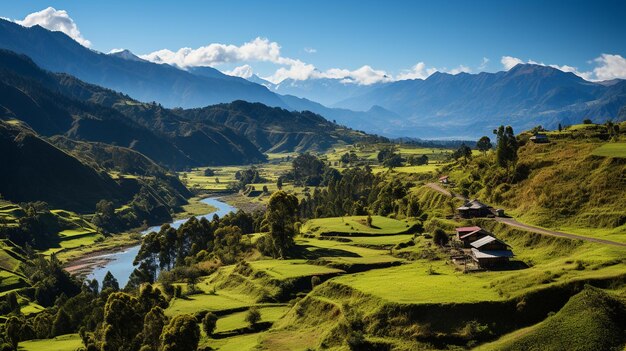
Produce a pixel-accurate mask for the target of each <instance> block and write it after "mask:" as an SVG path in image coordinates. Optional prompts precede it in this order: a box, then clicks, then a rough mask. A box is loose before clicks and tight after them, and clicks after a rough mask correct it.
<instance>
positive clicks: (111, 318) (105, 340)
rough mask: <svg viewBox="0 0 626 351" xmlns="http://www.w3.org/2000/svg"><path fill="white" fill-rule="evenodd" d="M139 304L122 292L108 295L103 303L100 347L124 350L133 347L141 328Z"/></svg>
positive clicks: (141, 317) (132, 297) (135, 344)
mask: <svg viewBox="0 0 626 351" xmlns="http://www.w3.org/2000/svg"><path fill="white" fill-rule="evenodd" d="M143 319H144V316H143V314H142V308H141V304H140V303H139V300H137V298H135V297H134V296H131V295H129V294H126V293H123V292H114V293H112V294H110V295H109V297H108V299H107V302H106V304H105V305H104V322H103V323H102V326H101V328H102V332H101V335H102V349H103V350H118V351H126V350H133V349H135V348H134V346H137V344H139V343H140V342H141V340H140V339H139V338H138V337H140V336H141V335H140V334H141V331H142V329H143Z"/></svg>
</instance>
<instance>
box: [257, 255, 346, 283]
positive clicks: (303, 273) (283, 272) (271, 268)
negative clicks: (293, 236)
mask: <svg viewBox="0 0 626 351" xmlns="http://www.w3.org/2000/svg"><path fill="white" fill-rule="evenodd" d="M250 265H251V266H252V268H253V269H254V270H256V271H261V272H264V273H267V274H268V275H270V276H272V277H273V278H276V279H289V278H298V277H310V276H314V275H326V274H338V273H342V271H341V270H338V269H333V268H328V267H324V266H318V265H312V264H307V263H306V260H261V261H254V262H250Z"/></svg>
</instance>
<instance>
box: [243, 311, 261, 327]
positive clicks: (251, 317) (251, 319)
mask: <svg viewBox="0 0 626 351" xmlns="http://www.w3.org/2000/svg"><path fill="white" fill-rule="evenodd" d="M260 320H261V312H260V311H259V309H258V308H256V307H250V309H249V310H248V314H247V315H246V322H248V323H249V324H250V327H254V326H255V325H256V324H257V323H258V322H259V321H260Z"/></svg>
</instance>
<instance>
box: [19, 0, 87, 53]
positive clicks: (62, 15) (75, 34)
mask: <svg viewBox="0 0 626 351" xmlns="http://www.w3.org/2000/svg"><path fill="white" fill-rule="evenodd" d="M15 23H18V24H21V25H22V26H24V27H32V26H34V25H40V26H42V27H43V28H46V29H48V30H52V31H58V32H63V33H65V34H67V35H68V36H69V37H70V38H72V39H74V40H76V41H77V42H78V43H79V44H81V45H83V46H85V47H90V46H91V42H90V41H89V40H87V39H85V38H84V37H83V36H82V34H81V33H80V30H78V26H77V25H76V23H75V22H74V20H73V19H72V18H71V17H70V16H69V15H68V14H67V11H65V10H60V11H58V10H56V9H55V8H54V7H48V8H47V9H44V10H41V11H39V12H33V13H31V14H30V15H28V16H26V17H25V18H24V20H21V21H20V20H16V21H15Z"/></svg>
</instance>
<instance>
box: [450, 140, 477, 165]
mask: <svg viewBox="0 0 626 351" xmlns="http://www.w3.org/2000/svg"><path fill="white" fill-rule="evenodd" d="M452 156H453V157H454V158H455V159H459V158H461V157H463V159H465V162H467V161H468V160H469V159H471V158H472V149H470V147H469V146H467V145H465V143H463V144H461V146H460V147H459V148H458V149H457V150H456V151H455V152H454V153H453V154H452Z"/></svg>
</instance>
